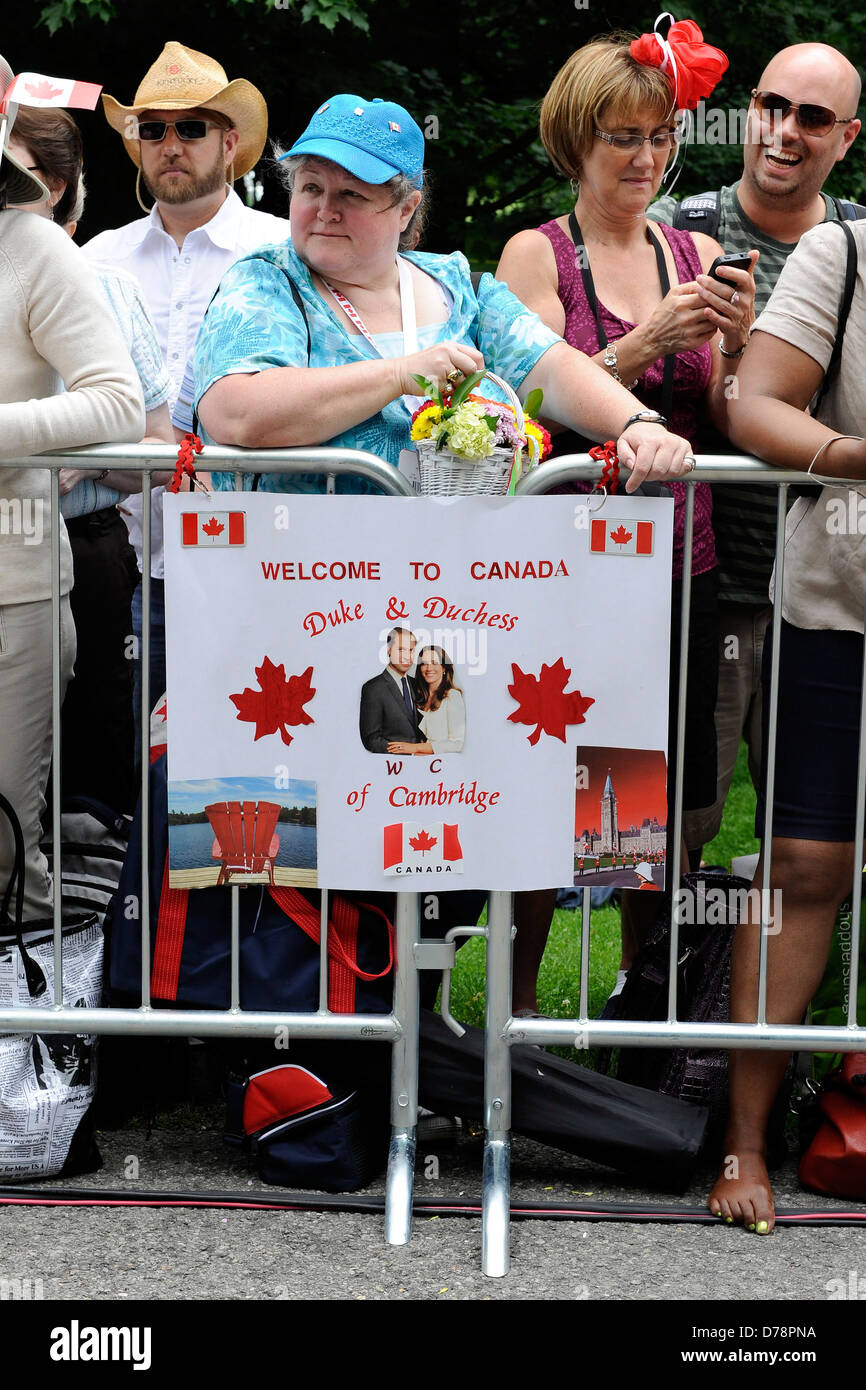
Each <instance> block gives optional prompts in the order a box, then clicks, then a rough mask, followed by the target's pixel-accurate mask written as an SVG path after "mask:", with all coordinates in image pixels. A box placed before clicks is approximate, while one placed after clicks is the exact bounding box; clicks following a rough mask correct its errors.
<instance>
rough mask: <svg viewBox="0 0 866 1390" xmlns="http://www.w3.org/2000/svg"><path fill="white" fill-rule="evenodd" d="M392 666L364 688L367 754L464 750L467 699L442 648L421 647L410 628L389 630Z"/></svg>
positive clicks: (363, 728) (363, 729) (362, 724)
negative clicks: (456, 682) (455, 679)
mask: <svg viewBox="0 0 866 1390" xmlns="http://www.w3.org/2000/svg"><path fill="white" fill-rule="evenodd" d="M386 652H387V657H388V664H387V666H386V667H385V669H384V671H382V672H380V674H379V675H378V676H374V677H373V678H372V680H368V681H366V682H365V684H364V685H363V687H362V689H361V714H360V732H361V742H362V743H363V745H364V747H365V748H366V749H367V751H368V753H391V754H396V755H398V756H403V757H406V756H409V755H411V754H418V753H420V754H421V755H422V756H423V755H427V756H428V757H429V756H433V755H434V754H439V753H461V752H462V751H463V744H464V741H465V739H466V702H465V700H464V698H463V691H462V690H461V689H460V686H459V685H456V684H455V681H454V665H453V662H452V661H451V658H450V657H449V656H448V655H447V653H446V652H445V651H444V649H443V648H442V647H434V646H426V647H420V648H419V646H418V639H417V638H416V636H415V634H414V633H413V632H410V630H409V629H408V628H405V627H395V628H393V629H392V630H391V632H389V633H388V641H387V646H386Z"/></svg>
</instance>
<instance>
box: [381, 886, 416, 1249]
mask: <svg viewBox="0 0 866 1390" xmlns="http://www.w3.org/2000/svg"><path fill="white" fill-rule="evenodd" d="M420 921H421V913H420V900H419V897H418V894H417V893H398V894H397V911H396V914H395V927H396V935H397V971H396V979H395V982H394V1012H395V1014H396V1015H397V1018H398V1020H399V1023H400V1027H401V1030H402V1031H401V1034H400V1037H399V1038H398V1039H397V1041H396V1042H395V1043H394V1045H393V1050H392V1053H391V1058H392V1060H391V1143H390V1146H389V1149H388V1176H387V1179H386V1185H385V1240H386V1241H387V1243H388V1244H389V1245H405V1244H406V1243H407V1241H408V1240H409V1236H410V1234H411V1231H412V1189H413V1184H414V1180H415V1126H416V1124H417V1121H418V1009H419V1003H418V970H417V967H416V965H415V943H416V942H417V941H418V940H419V935H420Z"/></svg>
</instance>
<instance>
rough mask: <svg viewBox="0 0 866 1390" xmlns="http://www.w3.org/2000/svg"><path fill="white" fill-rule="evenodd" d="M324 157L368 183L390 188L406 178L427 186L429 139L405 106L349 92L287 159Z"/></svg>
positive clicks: (328, 105)
mask: <svg viewBox="0 0 866 1390" xmlns="http://www.w3.org/2000/svg"><path fill="white" fill-rule="evenodd" d="M291 154H309V155H319V156H320V157H321V158H322V159H330V160H332V161H333V162H334V164H339V165H340V168H341V169H346V170H347V171H348V173H350V174H353V175H354V176H355V178H356V179H361V180H362V182H364V183H387V182H388V180H389V179H392V178H393V177H394V175H395V174H405V175H406V177H407V178H409V179H411V180H412V182H413V183H414V184H415V186H416V187H417V188H420V187H421V185H422V183H423V182H424V136H423V134H422V132H421V129H420V127H419V126H418V125H416V123H415V121H413V119H412V117H411V116H410V115H409V112H408V111H407V110H406V108H405V106H398V104H397V102H395V101H383V100H382V98H381V97H374V98H373V100H372V101H367V99H366V98H365V97H359V96H352V95H351V94H347V93H345V92H343V93H341V94H340V95H339V96H335V97H331V98H330V100H328V101H326V102H323V104H322V105H321V106H320V107H319V109H318V111H317V112H316V114H315V115H314V116H313V119H312V120H311V121H310V124H309V125H308V126H307V128H306V130H305V131H304V133H303V135H301V136H300V138H299V139H297V140H296V141H295V143H294V145H292V148H291V149H290V150H287V151H286V153H285V154H284V155H283V156H282V158H283V159H287V158H288V156H289V155H291Z"/></svg>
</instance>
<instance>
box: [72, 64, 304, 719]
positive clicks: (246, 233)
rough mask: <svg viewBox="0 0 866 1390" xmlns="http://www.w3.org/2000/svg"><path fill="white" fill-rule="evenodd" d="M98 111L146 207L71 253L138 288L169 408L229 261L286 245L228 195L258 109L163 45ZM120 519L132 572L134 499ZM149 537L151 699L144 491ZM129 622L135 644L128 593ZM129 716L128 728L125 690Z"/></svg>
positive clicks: (157, 607) (250, 143)
mask: <svg viewBox="0 0 866 1390" xmlns="http://www.w3.org/2000/svg"><path fill="white" fill-rule="evenodd" d="M102 102H103V106H104V109H105V115H106V118H107V120H108V123H109V125H111V126H113V128H114V129H115V130H116V131H117V132H118V133H119V134H120V136H121V138H122V139H123V143H124V146H125V148H126V152H127V154H128V155H129V157H130V159H131V160H132V162H133V164H135V165H136V166H137V168H138V175H137V178H136V191H137V194H138V199H139V202H140V203H141V205H142V207H145V204H144V203H143V202H142V199H141V185H142V183H143V184H144V187H145V189H146V190H147V191H148V192H149V194H150V196H151V198H153V200H154V202H153V206H152V207H151V209H150V211H149V213H148V215H147V216H146V217H143V218H139V219H138V220H137V221H135V222H130V223H128V224H127V225H126V226H125V227H118V228H117V229H116V230H114V231H108V232H101V233H100V234H99V236H96V237H94V238H93V240H92V241H89V242H88V243H87V245H86V246H85V247H84V248H83V250H84V254H85V255H86V256H87V257H88V258H89V259H90V260H91V261H93V262H94V263H96V264H97V265H98V266H109V267H113V268H117V269H120V270H126V271H128V272H131V273H132V274H133V275H135V276H136V278H137V279H138V281H139V283H140V284H141V288H142V290H143V291H144V297H145V300H146V302H147V306H148V308H149V310H150V313H151V316H152V318H153V321H154V324H155V326H156V332H157V338H158V341H159V345H160V348H161V350H162V354H163V357H164V359H165V364H166V367H167V368H168V374H169V377H170V378H171V385H172V392H171V397H170V400H169V408H170V409H171V408H172V407H173V406H174V404H175V401H176V399H177V395H178V392H179V391H180V387H181V383H182V381H183V375H184V369H185V367H186V364H187V361H188V360H189V358H190V357H191V355H192V349H193V345H194V343H195V339H196V335H197V333H198V330H199V327H200V326H201V321H202V318H203V317H204V312H205V309H206V308H207V306H208V304H209V302H210V299H211V296H212V295H213V293H214V290H215V289H216V287H217V285H218V284H219V282H220V279H221V278H222V275H223V273H224V272H225V271H226V270H227V269H228V267H229V266H230V265H232V264H233V262H234V261H236V260H237V259H238V257H239V256H243V255H245V254H246V253H247V252H248V251H252V250H253V249H254V248H255V247H256V246H260V245H262V244H263V243H266V242H281V241H285V240H286V238H287V237H288V234H289V224H288V221H287V220H286V219H285V218H282V217H274V216H272V215H271V214H270V213H267V212H256V211H255V210H254V209H252V208H248V207H246V206H245V205H244V204H243V203H242V202H241V200H240V198H239V197H238V195H237V194H236V193H235V192H234V190H233V189H232V188H231V186H230V185H231V183H232V182H233V181H234V180H235V179H239V178H242V177H243V175H244V174H246V173H247V172H248V171H249V170H250V169H252V167H253V165H254V164H255V163H256V160H257V159H258V158H259V156H260V155H261V153H262V150H263V148H264V144H265V138H266V136H267V125H268V109H267V106H266V105H265V99H264V97H263V96H262V94H261V92H259V91H258V89H257V88H256V87H254V86H253V85H252V83H251V82H246V81H245V80H244V79H243V78H238V79H236V80H235V81H233V82H229V80H228V77H227V75H226V73H225V70H224V69H223V68H222V67H221V66H220V64H219V63H217V62H215V60H214V59H213V58H209V57H208V56H207V54H205V53H197V52H196V51H195V50H194V49H192V48H187V47H185V45H184V44H182V43H175V42H171V43H167V44H166V45H165V48H164V49H163V51H162V53H161V54H160V55H159V57H158V58H157V60H156V62H155V63H154V64H153V66H152V67H151V68H149V69H148V71H147V73H146V74H145V76H144V78H143V79H142V82H141V84H140V85H139V88H138V91H137V92H136V94H135V99H134V101H133V103H132V105H131V106H124V105H123V104H122V103H121V102H119V101H116V100H115V99H114V97H110V96H103V98H102ZM146 210H147V209H146V208H145V211H146ZM124 511H125V519H126V523H127V526H128V527H129V532H130V538H131V539H132V542H133V544H134V545H135V548H136V553H137V555H138V562H139V568H141V564H142V556H141V498H140V496H139V497H131V498H129V499H128V500H127V502H126V503H125V504H124ZM151 535H152V539H153V549H152V563H151V576H152V588H151V643H152V645H151V667H150V672H151V685H150V690H151V695H152V696H153V699H154V700H157V699H158V698H159V697H160V696H161V694H162V692H163V690H164V689H165V647H164V604H163V578H164V569H163V558H162V489H154V501H153V513H152V527H151ZM133 618H134V624H135V629H136V635H137V636H138V637H139V638H140V636H141V588H140V587H139V589H138V591H137V593H136V595H135V599H134V602H133ZM136 675H137V676H138V669H137V668H136ZM135 708H136V718H138V708H139V700H138V696H137V691H136V702H135Z"/></svg>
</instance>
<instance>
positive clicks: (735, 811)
mask: <svg viewBox="0 0 866 1390" xmlns="http://www.w3.org/2000/svg"><path fill="white" fill-rule="evenodd" d="M754 826H755V791H754V788H753V787H752V783H751V780H750V778H749V770H748V761H747V755H746V745H745V744H744V743H741V744H740V752H739V757H738V758H737V766H736V771H735V773H734V780H733V782H732V783H731V790H730V793H729V795H728V800H727V804H726V806H725V814H724V817H723V819H722V826H721V829H720V831H719V834H718V836H717V837H716V839H715V840H713V841H712V842H711V844H709V845H707V846H706V848H705V849H704V859H705V861H706V862H707V863H708V864H722V865H724V867H725V868H730V863H731V859H732V858H733V857H734V856H736V855H739V854H752V853H753V852H754V851H755V850H757V849H758V841H757V840H756V839H755V837H754V833H753V832H754ZM619 919H620V914H619V908H618V907H603V908H598V909H596V910H595V911H594V912H593V913H592V920H591V924H590V937H589V953H590V954H589V960H590V965H589V1017H590V1018H594V1017H597V1016H598V1014H599V1013H600V1012H601V1010H602V1008H603V1006H604V1002H605V1000H606V999H607V997H608V995H609V994H610V991H611V989H612V988H613V985H614V981H615V979H616V972H617V968H618V966H619V954H620V942H619ZM580 920H581V913H580V912H579V911H578V912H570V911H557V912H555V913H554V915H553V925H552V927H551V929H550V936H549V938H548V942H547V950H546V951H545V953H544V960H543V961H542V964H541V970H540V972H539V977H538V1007H539V1009H540V1011H541V1013H543V1014H549V1015H550V1017H551V1018H576V1017H577V1015H578V1012H579V1003H580V995H579V991H580ZM486 949H487V948H486V944H485V942H484V941H483V939H482V938H480V937H474V938H473V939H472V940H470V941H469V942H468V943H467V945H466V946H464V947H462V948H461V950H460V951H459V952H458V955H457V964H456V966H455V968H454V973H453V977H452V982H451V1009H452V1012H453V1014H454V1016H455V1017H456V1018H459V1019H462V1020H463V1022H464V1023H472V1024H475V1025H477V1026H478V1027H483V1026H484V964H485V952H486ZM566 1055H568V1056H570V1057H572V1058H573V1060H575V1061H586V1060H587V1055H586V1053H583V1054H579V1053H577V1052H571V1051H569V1052H568V1053H567V1054H566Z"/></svg>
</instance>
